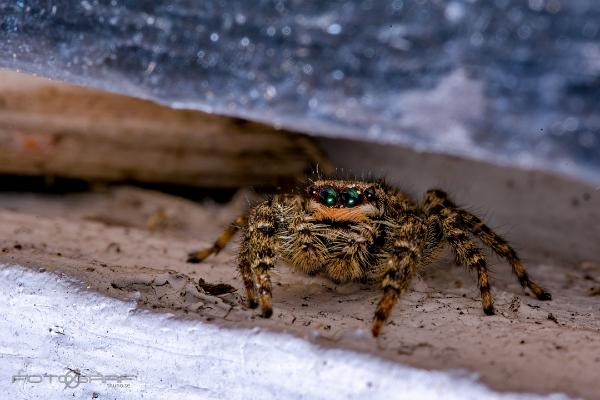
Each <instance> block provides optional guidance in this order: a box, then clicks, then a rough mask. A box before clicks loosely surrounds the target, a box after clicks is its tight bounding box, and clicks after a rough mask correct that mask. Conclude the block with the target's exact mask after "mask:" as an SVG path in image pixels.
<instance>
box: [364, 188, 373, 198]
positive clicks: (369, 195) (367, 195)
mask: <svg viewBox="0 0 600 400" xmlns="http://www.w3.org/2000/svg"><path fill="white" fill-rule="evenodd" d="M365 198H366V199H367V200H369V201H373V200H375V189H373V188H372V187H371V188H368V189H367V190H365Z"/></svg>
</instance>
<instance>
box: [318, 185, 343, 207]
mask: <svg viewBox="0 0 600 400" xmlns="http://www.w3.org/2000/svg"><path fill="white" fill-rule="evenodd" d="M337 199H338V194H337V192H336V191H335V189H334V188H332V187H331V186H325V187H324V188H323V189H321V192H319V201H320V202H321V204H324V205H326V206H333V205H334V204H336V203H337Z"/></svg>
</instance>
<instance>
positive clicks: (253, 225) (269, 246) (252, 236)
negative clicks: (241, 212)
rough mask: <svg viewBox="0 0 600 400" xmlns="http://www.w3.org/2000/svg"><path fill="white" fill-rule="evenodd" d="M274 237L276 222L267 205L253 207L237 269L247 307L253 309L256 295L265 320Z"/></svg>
mask: <svg viewBox="0 0 600 400" xmlns="http://www.w3.org/2000/svg"><path fill="white" fill-rule="evenodd" d="M275 233H276V218H275V216H274V213H273V209H272V207H271V205H270V204H269V202H264V203H261V204H259V205H258V206H256V207H254V208H253V209H252V210H251V211H250V217H249V220H248V225H247V227H246V228H245V230H244V235H243V237H242V242H241V248H240V257H239V268H240V273H241V275H242V278H243V279H244V286H245V287H246V293H247V295H248V303H249V304H250V306H256V298H257V295H256V294H257V292H258V302H259V304H260V307H261V310H262V315H263V317H265V318H269V317H270V316H271V315H272V314H273V306H272V302H271V297H272V293H271V291H272V285H271V278H270V276H269V271H270V270H271V269H273V268H274V266H275V259H276V254H277V252H278V243H277V239H276V236H275ZM254 278H256V286H255V279H254Z"/></svg>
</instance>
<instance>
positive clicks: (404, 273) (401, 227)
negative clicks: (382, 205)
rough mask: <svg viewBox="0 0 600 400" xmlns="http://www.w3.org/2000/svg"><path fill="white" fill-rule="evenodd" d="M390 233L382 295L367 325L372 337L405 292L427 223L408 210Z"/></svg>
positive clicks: (416, 260) (425, 232)
mask: <svg viewBox="0 0 600 400" xmlns="http://www.w3.org/2000/svg"><path fill="white" fill-rule="evenodd" d="M391 233H392V237H391V242H390V246H389V257H388V259H387V261H386V265H385V268H386V270H385V273H384V275H383V281H382V288H383V297H382V298H381V300H379V303H378V304H377V309H376V311H375V316H374V318H373V325H372V327H371V332H372V334H373V336H375V337H377V336H379V332H380V331H381V328H382V326H383V324H384V323H385V321H386V320H387V319H388V317H389V316H390V313H391V311H392V308H393V307H394V305H395V304H396V302H397V301H398V299H399V298H400V297H401V296H402V295H403V294H404V293H405V292H406V289H407V288H408V285H409V283H410V281H411V278H412V277H413V275H414V272H415V270H416V269H417V266H418V264H419V262H420V259H421V256H422V254H423V248H424V246H425V243H424V242H425V240H426V238H427V227H426V225H425V224H424V222H423V220H422V219H421V218H419V217H417V216H415V215H412V214H409V215H405V216H404V217H402V218H401V219H400V221H399V224H398V225H397V226H396V227H395V228H394V230H393V231H392V232H391Z"/></svg>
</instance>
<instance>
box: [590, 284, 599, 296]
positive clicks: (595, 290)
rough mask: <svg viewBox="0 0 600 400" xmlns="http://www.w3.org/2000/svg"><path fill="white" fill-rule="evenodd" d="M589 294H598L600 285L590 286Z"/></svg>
mask: <svg viewBox="0 0 600 400" xmlns="http://www.w3.org/2000/svg"><path fill="white" fill-rule="evenodd" d="M589 295H590V296H600V286H598V287H592V288H590V292H589Z"/></svg>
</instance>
